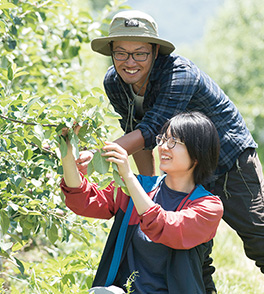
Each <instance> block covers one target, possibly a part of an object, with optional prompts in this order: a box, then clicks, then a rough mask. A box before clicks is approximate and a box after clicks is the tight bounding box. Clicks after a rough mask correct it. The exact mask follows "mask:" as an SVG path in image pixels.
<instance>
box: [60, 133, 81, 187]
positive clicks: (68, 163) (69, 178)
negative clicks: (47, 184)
mask: <svg viewBox="0 0 264 294" xmlns="http://www.w3.org/2000/svg"><path fill="white" fill-rule="evenodd" d="M62 140H64V139H63V138H62ZM66 144H67V155H66V156H65V157H61V162H62V167H63V176H64V181H65V184H66V185H67V186H68V187H70V188H78V187H79V186H80V185H81V184H82V178H81V176H80V173H79V171H78V168H77V165H76V162H75V158H74V156H73V153H72V146H71V144H70V142H69V140H68V139H66Z"/></svg>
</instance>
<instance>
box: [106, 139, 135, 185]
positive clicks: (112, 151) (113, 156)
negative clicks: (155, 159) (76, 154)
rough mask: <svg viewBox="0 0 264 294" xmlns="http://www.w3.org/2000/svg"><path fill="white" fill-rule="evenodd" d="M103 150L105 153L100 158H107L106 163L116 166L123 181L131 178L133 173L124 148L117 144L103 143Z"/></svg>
mask: <svg viewBox="0 0 264 294" xmlns="http://www.w3.org/2000/svg"><path fill="white" fill-rule="evenodd" d="M103 150H104V151H105V153H104V154H102V156H105V157H107V158H106V160H107V161H110V162H114V163H116V164H117V167H118V171H119V174H120V176H121V177H123V179H124V180H125V181H126V179H128V178H129V177H131V176H133V172H132V170H131V168H130V164H129V161H128V154H127V152H126V150H125V149H124V148H122V147H121V146H120V145H118V144H117V143H111V142H105V146H104V147H103Z"/></svg>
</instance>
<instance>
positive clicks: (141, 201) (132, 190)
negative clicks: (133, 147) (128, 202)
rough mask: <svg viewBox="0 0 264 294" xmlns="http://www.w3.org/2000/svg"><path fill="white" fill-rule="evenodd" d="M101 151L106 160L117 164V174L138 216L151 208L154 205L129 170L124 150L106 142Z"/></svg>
mask: <svg viewBox="0 0 264 294" xmlns="http://www.w3.org/2000/svg"><path fill="white" fill-rule="evenodd" d="M103 149H104V150H105V151H106V153H105V154H104V156H107V157H108V158H107V159H106V160H107V161H110V162H114V163H116V164H117V166H118V170H119V174H120V176H122V178H123V179H124V181H125V183H126V186H127V189H128V191H129V194H130V196H131V197H132V199H133V202H134V205H135V208H136V210H137V212H138V214H139V215H141V214H143V213H144V212H145V211H147V210H148V209H149V208H151V207H153V206H154V205H155V203H154V202H153V201H152V200H151V199H150V198H149V196H148V195H147V193H146V192H145V190H144V189H143V188H142V186H141V184H140V183H139V181H138V180H137V178H136V177H135V175H134V174H133V172H132V170H131V168H130V165H129V162H128V154H127V152H126V150H125V149H123V148H122V147H121V146H119V145H118V144H116V143H110V142H106V145H105V146H104V147H103Z"/></svg>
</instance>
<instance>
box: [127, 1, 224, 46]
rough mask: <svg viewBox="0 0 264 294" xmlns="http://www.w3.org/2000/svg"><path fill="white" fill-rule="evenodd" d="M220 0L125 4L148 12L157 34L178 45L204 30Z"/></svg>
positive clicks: (200, 34) (191, 41) (193, 39)
mask: <svg viewBox="0 0 264 294" xmlns="http://www.w3.org/2000/svg"><path fill="white" fill-rule="evenodd" d="M223 2H224V0H128V1H127V2H126V3H125V4H127V5H129V6H131V7H132V8H133V9H136V10H142V11H144V12H146V13H148V14H150V15H151V16H152V17H153V18H154V19H155V20H156V22H157V23H158V26H159V34H160V36H161V37H162V38H164V39H167V40H169V41H171V42H173V43H174V45H175V46H176V47H177V46H180V45H183V44H189V45H190V44H192V43H193V42H195V41H197V40H199V39H200V38H201V37H202V36H203V33H204V28H205V26H206V23H207V21H208V20H210V19H211V18H212V17H214V16H215V14H216V12H217V8H218V7H219V6H220V5H221V4H223Z"/></svg>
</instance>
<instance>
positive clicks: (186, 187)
mask: <svg viewBox="0 0 264 294" xmlns="http://www.w3.org/2000/svg"><path fill="white" fill-rule="evenodd" d="M165 183H166V185H167V186H168V187H169V188H170V189H172V190H175V191H179V192H184V193H188V194H189V193H190V192H191V191H192V190H193V189H194V187H195V183H194V180H193V176H191V177H186V176H185V177H177V178H176V177H172V176H170V175H167V176H166V178H165Z"/></svg>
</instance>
